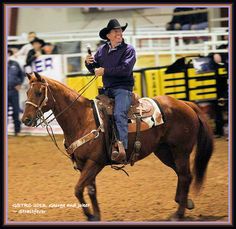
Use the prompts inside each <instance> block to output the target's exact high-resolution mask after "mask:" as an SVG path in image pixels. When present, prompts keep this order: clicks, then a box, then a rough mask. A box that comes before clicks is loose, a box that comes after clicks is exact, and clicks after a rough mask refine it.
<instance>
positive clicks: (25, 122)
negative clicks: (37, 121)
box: [23, 118, 32, 125]
mask: <svg viewBox="0 0 236 229" xmlns="http://www.w3.org/2000/svg"><path fill="white" fill-rule="evenodd" d="M23 122H24V124H25V125H30V124H31V122H32V119H30V118H26V119H25V120H24V121H23Z"/></svg>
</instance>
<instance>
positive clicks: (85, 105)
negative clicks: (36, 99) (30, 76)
mask: <svg viewBox="0 0 236 229" xmlns="http://www.w3.org/2000/svg"><path fill="white" fill-rule="evenodd" d="M50 88H51V89H52V94H53V97H54V98H55V107H54V110H53V113H54V115H55V116H56V119H57V122H58V123H59V125H60V126H61V128H62V129H63V132H64V134H65V135H67V136H70V138H74V137H76V136H78V135H79V132H81V131H83V130H86V128H87V127H88V126H89V124H91V122H92V119H91V118H92V116H91V113H92V110H91V106H90V102H89V100H88V99H86V98H84V97H82V96H80V97H79V98H78V99H77V100H76V98H77V97H78V93H76V92H75V91H73V90H71V89H70V88H68V87H66V86H65V85H63V84H61V83H59V82H57V81H51V82H50ZM75 100H76V101H75ZM73 101H75V102H73ZM71 103H73V104H72V105H71ZM70 105H71V106H70ZM68 106H70V107H69V108H68V109H66V108H67V107H68ZM65 109H66V110H65ZM63 110H65V111H64V112H63V113H62V114H60V113H61V112H62V111H63ZM58 114H59V116H58V117H57V115H58Z"/></svg>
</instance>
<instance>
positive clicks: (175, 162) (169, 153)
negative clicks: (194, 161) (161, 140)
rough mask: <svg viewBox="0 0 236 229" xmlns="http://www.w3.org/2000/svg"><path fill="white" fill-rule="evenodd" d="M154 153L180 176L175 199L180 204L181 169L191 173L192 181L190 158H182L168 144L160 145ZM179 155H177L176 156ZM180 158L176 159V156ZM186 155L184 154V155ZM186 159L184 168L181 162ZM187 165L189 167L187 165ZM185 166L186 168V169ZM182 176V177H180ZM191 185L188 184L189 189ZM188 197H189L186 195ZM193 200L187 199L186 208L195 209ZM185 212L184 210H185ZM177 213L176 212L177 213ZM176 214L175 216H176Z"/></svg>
mask: <svg viewBox="0 0 236 229" xmlns="http://www.w3.org/2000/svg"><path fill="white" fill-rule="evenodd" d="M154 154H155V155H156V156H157V157H158V158H159V159H160V160H161V161H162V162H163V163H164V164H165V165H167V166H169V167H170V168H172V169H173V170H174V171H175V173H176V174H177V176H178V182H177V188H176V196H175V201H176V202H177V203H178V204H179V203H180V198H181V187H182V186H183V183H184V182H183V180H184V179H183V178H182V176H180V172H179V171H180V170H181V171H182V173H183V176H184V175H185V173H184V170H186V171H188V173H186V174H189V175H188V177H189V178H188V179H189V185H190V183H191V173H190V168H189V159H188V158H186V159H184V158H183V159H180V158H179V155H178V154H175V150H173V149H171V147H170V146H169V145H168V144H161V145H159V146H158V148H157V150H156V151H155V152H154ZM176 155H177V156H176ZM180 156H181V155H180ZM176 157H177V158H178V159H175V158H176ZM182 157H184V155H183V156H182ZM182 161H185V163H184V164H183V165H182V167H183V168H182V169H181V166H180V162H182ZM186 166H187V167H186ZM184 168H185V169H184ZM179 177H181V178H179ZM189 185H188V184H187V186H188V188H187V189H189ZM187 196H188V190H187ZM186 198H187V197H186ZM193 206H194V204H193V201H192V200H191V199H187V204H186V208H188V209H193ZM181 211H183V209H182V208H181V209H180V212H181ZM183 214H184V211H183ZM175 215H176V214H175ZM175 215H174V217H173V218H176V216H175Z"/></svg>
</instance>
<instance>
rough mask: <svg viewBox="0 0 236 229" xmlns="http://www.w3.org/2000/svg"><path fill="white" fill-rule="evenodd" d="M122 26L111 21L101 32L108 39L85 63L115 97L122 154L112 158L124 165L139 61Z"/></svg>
mask: <svg viewBox="0 0 236 229" xmlns="http://www.w3.org/2000/svg"><path fill="white" fill-rule="evenodd" d="M127 25H128V24H127V23H126V25H125V26H121V25H120V23H119V22H118V20H117V19H111V20H110V21H109V23H108V24H107V27H105V28H103V29H102V30H101V31H100V32H99V36H100V37H101V38H102V39H104V40H107V42H106V43H105V44H104V45H102V46H101V47H100V48H99V49H98V51H97V52H96V54H95V55H94V56H92V55H91V54H88V55H87V56H86V60H85V66H86V67H87V69H88V70H89V71H90V72H91V73H94V74H95V75H96V76H102V80H103V86H104V94H105V95H107V96H108V97H110V98H114V100H115V107H114V120H115V125H116V128H117V131H118V136H117V138H118V140H119V141H117V142H116V145H117V147H118V148H119V152H118V151H116V150H113V151H112V156H111V159H112V160H113V161H117V162H122V161H125V160H126V152H125V150H127V148H128V110H129V108H130V105H131V96H132V90H133V86H134V78H133V67H134V64H135V62H136V56H135V50H134V48H133V47H132V46H131V45H129V44H126V43H125V42H124V39H123V34H122V33H123V31H124V30H125V29H126V27H127Z"/></svg>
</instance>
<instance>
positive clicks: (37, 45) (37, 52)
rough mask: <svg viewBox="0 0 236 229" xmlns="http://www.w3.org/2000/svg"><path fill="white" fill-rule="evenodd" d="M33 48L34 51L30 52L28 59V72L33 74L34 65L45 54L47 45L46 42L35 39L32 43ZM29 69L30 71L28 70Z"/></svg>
mask: <svg viewBox="0 0 236 229" xmlns="http://www.w3.org/2000/svg"><path fill="white" fill-rule="evenodd" d="M30 43H31V44H32V46H33V49H31V50H30V51H29V52H28V55H27V57H26V66H25V67H26V72H27V73H31V72H32V63H33V62H34V61H35V60H36V59H37V58H38V57H39V56H41V55H42V54H45V52H44V50H43V49H42V48H43V46H44V45H45V42H44V40H42V39H39V38H38V37H35V38H34V40H32V41H31V42H30ZM28 68H29V69H28Z"/></svg>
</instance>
